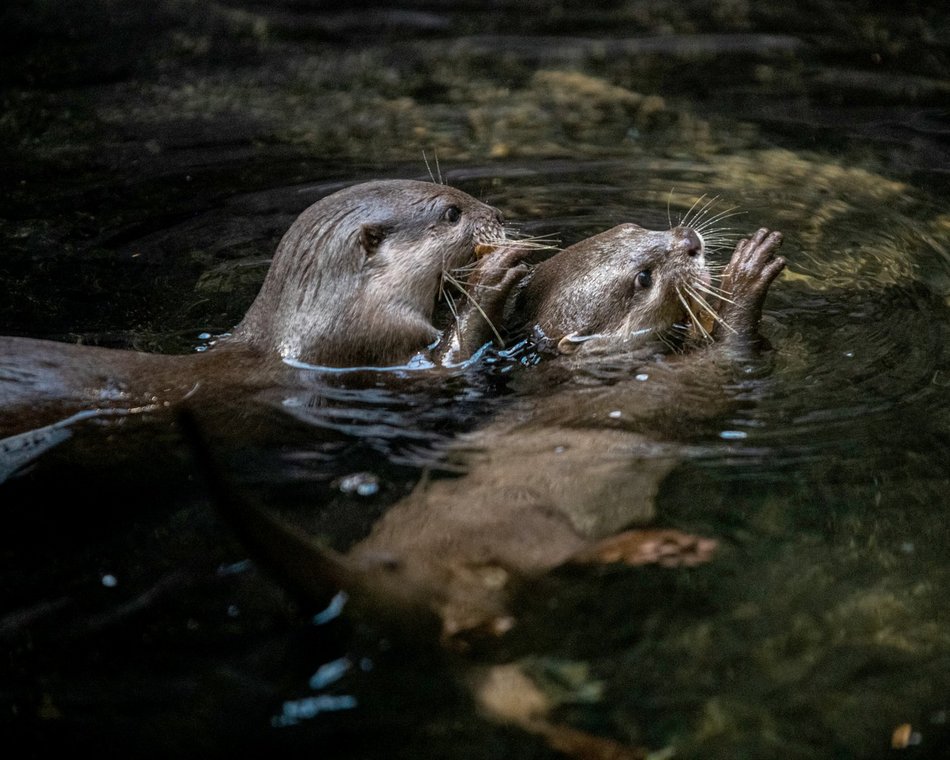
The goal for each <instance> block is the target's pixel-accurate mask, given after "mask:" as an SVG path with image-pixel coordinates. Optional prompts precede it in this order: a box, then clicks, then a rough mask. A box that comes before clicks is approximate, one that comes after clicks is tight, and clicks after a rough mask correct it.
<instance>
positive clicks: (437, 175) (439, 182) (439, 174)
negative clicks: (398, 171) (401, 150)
mask: <svg viewBox="0 0 950 760" xmlns="http://www.w3.org/2000/svg"><path fill="white" fill-rule="evenodd" d="M432 157H433V158H434V159H435V175H433V174H432V167H431V166H429V159H428V158H427V157H426V152H425V151H424V150H423V151H422V160H423V162H424V163H425V165H426V171H428V172H429V179H431V180H432V182H433V183H435V184H437V185H444V184H445V181H444V180H443V179H442V169H441V168H440V167H439V154H438V153H433V154H432ZM437 178H438V179H437Z"/></svg>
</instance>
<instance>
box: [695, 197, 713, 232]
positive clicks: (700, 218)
mask: <svg viewBox="0 0 950 760" xmlns="http://www.w3.org/2000/svg"><path fill="white" fill-rule="evenodd" d="M703 197H705V196H703ZM718 200H719V196H718V195H717V196H714V197H713V198H710V199H709V200H708V201H706V203H704V204H703V206H702V208H700V209H699V210H698V211H697V212H696V213H695V214H694V215H693V218H692V219H690V226H691V227H694V228H696V227H699V226H700V225H701V223H704V220H706V221H708V220H707V219H706V217H707V215H708V214H709V212H710V211H711V210H712V207H713V206H714V205H715V204H716V202H717V201H718Z"/></svg>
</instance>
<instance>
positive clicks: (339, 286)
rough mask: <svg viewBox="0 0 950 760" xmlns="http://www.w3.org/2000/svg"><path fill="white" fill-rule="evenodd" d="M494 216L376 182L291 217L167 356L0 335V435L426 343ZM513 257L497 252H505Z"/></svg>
mask: <svg viewBox="0 0 950 760" xmlns="http://www.w3.org/2000/svg"><path fill="white" fill-rule="evenodd" d="M502 225H503V218H502V215H501V213H500V212H499V211H498V210H497V209H495V208H492V207H490V206H487V205H485V204H483V203H481V202H479V201H477V200H475V199H474V198H472V197H471V196H469V195H468V194H466V193H464V192H462V191H460V190H457V189H454V188H451V187H448V186H444V185H436V184H433V183H428V182H417V181H410V180H383V181H376V182H369V183H363V184H359V185H354V186H351V187H348V188H346V189H344V190H341V191H339V192H336V193H334V194H332V195H329V196H327V197H325V198H323V199H322V200H320V201H318V202H316V203H315V204H313V205H312V206H310V207H309V208H308V209H306V210H305V211H304V212H303V213H302V214H301V215H300V216H299V217H298V218H297V220H296V221H295V222H294V224H293V225H292V226H291V227H290V228H289V230H288V231H287V233H286V234H285V235H284V236H283V238H282V240H281V242H280V244H279V246H278V247H277V250H276V253H275V254H274V258H273V262H272V264H271V267H270V269H269V271H268V273H267V276H266V278H265V280H264V283H263V286H262V287H261V290H260V292H259V294H258V296H257V298H256V299H255V301H254V302H253V303H252V305H251V306H250V308H249V309H248V311H247V313H246V315H245V316H244V318H243V320H242V321H241V322H240V324H239V325H238V326H237V327H236V329H235V330H234V332H233V334H232V335H231V336H229V337H226V338H223V339H221V340H219V341H218V344H217V345H216V346H215V347H214V348H213V349H212V350H211V351H208V352H205V353H202V354H197V355H192V356H167V355H159V354H146V353H140V352H134V351H123V350H115V349H105V348H98V347H87V346H78V345H71V344H65V343H58V342H53V341H45V340H35V339H31V338H18V337H0V438H3V437H4V436H10V435H13V434H17V433H23V432H27V431H30V430H34V429H38V428H41V427H43V426H44V425H49V424H51V423H55V422H57V421H59V420H64V419H66V418H68V417H69V415H72V414H74V413H76V412H79V411H81V410H86V411H88V412H95V411H102V412H106V413H108V412H111V411H126V410H136V409H159V408H163V407H166V406H171V405H174V404H176V403H177V402H179V401H181V400H182V399H184V398H186V397H188V396H189V395H190V394H199V395H201V396H203V397H207V398H213V397H214V396H215V395H216V394H221V393H223V392H224V391H225V389H228V392H233V391H234V390H235V389H239V388H242V387H243V388H248V389H251V390H253V389H254V388H258V387H267V386H269V385H274V384H277V383H280V382H281V381H282V379H284V378H287V377H288V375H289V374H290V373H289V370H288V368H287V366H286V362H288V361H289V362H302V363H306V364H315V365H327V366H334V367H346V366H354V365H374V366H385V365H391V364H401V363H404V362H406V361H408V360H409V359H411V358H412V357H413V356H414V355H417V354H420V353H425V352H427V351H429V352H431V353H433V354H435V355H438V354H439V353H440V351H442V349H441V348H440V347H439V346H438V345H436V343H437V341H438V339H439V337H440V330H439V329H438V328H437V327H436V325H435V324H434V322H433V320H434V315H435V312H436V307H437V303H438V302H439V301H440V299H441V298H442V297H443V295H444V290H445V287H446V286H445V280H446V278H452V274H451V273H452V272H453V271H456V270H466V269H470V268H471V267H472V266H473V264H474V262H475V259H476V251H477V249H479V248H480V247H482V246H485V247H489V248H490V247H491V246H492V245H494V244H497V243H500V242H503V241H504V240H505V231H504V228H503V226H502ZM517 255H518V252H517V251H516V250H509V251H508V252H507V254H506V256H507V257H508V258H507V259H506V261H509V262H510V261H511V260H512V258H513V257H515V256H517ZM492 272H493V273H494V274H495V275H497V276H498V277H499V278H500V280H501V282H491V283H488V284H490V285H492V286H498V285H504V284H506V283H507V284H508V285H510V284H511V280H510V278H509V280H505V278H504V274H505V273H504V272H502V271H500V270H492ZM462 278H463V279H464V275H462ZM453 279H454V278H453ZM489 300H491V299H489ZM476 306H477V305H476V304H469V305H468V306H467V307H466V309H474V308H475V307H476ZM478 306H479V308H480V309H481V310H485V309H486V308H487V309H488V310H489V311H490V310H491V308H492V306H491V303H488V304H487V305H484V306H481V305H478ZM464 316H465V310H464V309H463V310H462V312H461V314H460V319H462V318H464ZM463 321H464V324H465V329H466V330H468V331H470V334H468V333H467V334H465V335H464V338H465V342H466V344H472V345H475V344H478V343H480V342H482V341H483V339H486V338H485V331H486V330H487V326H486V325H485V324H484V323H483V322H480V321H479V320H472V319H468V320H463ZM459 329H461V328H459ZM458 333H459V331H458V330H456V331H453V335H452V339H453V340H458V337H457V335H458Z"/></svg>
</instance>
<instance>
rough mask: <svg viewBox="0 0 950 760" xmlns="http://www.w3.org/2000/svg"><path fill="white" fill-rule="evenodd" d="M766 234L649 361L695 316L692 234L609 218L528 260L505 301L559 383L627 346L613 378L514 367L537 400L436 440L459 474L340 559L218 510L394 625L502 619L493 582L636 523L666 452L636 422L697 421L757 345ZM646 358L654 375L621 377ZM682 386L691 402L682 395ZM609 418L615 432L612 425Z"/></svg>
mask: <svg viewBox="0 0 950 760" xmlns="http://www.w3.org/2000/svg"><path fill="white" fill-rule="evenodd" d="M780 244H781V235H780V234H779V233H769V232H768V231H767V230H759V231H758V232H757V233H756V234H755V235H754V236H752V237H751V238H750V239H748V240H743V241H741V242H740V243H739V245H738V246H737V247H736V251H735V253H734V254H733V257H732V259H731V261H730V263H729V265H728V266H727V268H726V270H725V272H724V276H723V282H724V284H725V286H726V287H727V288H728V289H729V295H728V296H725V295H723V297H722V298H721V299H719V301H718V302H717V303H716V310H715V312H713V313H711V314H710V315H709V318H710V319H711V320H712V322H713V326H712V328H711V330H710V329H707V328H706V327H703V326H701V325H700V326H698V327H697V330H698V331H699V332H700V333H701V334H704V335H705V336H707V337H706V342H705V343H703V345H701V346H699V347H697V348H695V349H694V350H693V351H691V352H687V353H684V354H677V355H676V356H675V357H672V358H669V359H662V358H660V359H658V358H657V356H656V354H655V350H656V345H657V342H658V339H660V340H659V345H660V346H661V347H665V346H666V345H667V343H665V342H664V341H665V340H667V339H666V337H665V336H666V335H667V334H669V332H670V331H674V332H675V331H680V332H683V331H686V332H689V329H690V328H689V327H688V326H687V325H683V324H681V322H682V320H684V319H685V320H687V321H698V320H699V315H698V314H697V313H696V311H694V306H692V305H691V304H690V303H689V299H688V298H687V296H688V295H689V294H691V293H692V294H695V290H694V289H693V288H692V285H691V283H692V284H695V283H696V282H702V283H708V271H707V268H706V264H705V262H704V260H703V254H704V252H703V244H702V241H701V239H700V238H699V237H698V235H696V233H695V232H694V231H692V230H688V229H680V228H677V229H674V230H671V231H669V232H665V233H659V232H650V231H647V230H644V229H643V228H640V227H636V226H635V225H621V226H620V227H617V228H614V229H612V230H609V231H607V232H605V233H602V234H601V235H598V236H595V237H594V238H590V239H588V240H585V241H582V242H581V243H578V244H576V245H574V246H571V247H570V248H567V249H565V250H564V251H562V252H560V253H558V254H556V255H554V256H553V257H552V258H551V259H549V260H548V261H547V262H545V263H544V264H542V265H540V266H539V267H538V268H537V269H536V270H535V272H534V273H533V274H532V275H529V276H528V277H526V278H524V282H523V285H522V287H521V289H520V292H519V293H516V294H513V296H512V298H513V299H514V300H517V302H518V303H517V304H516V305H515V306H513V307H512V309H513V310H514V312H516V313H517V320H518V321H519V322H522V323H524V324H530V325H533V326H534V328H535V330H536V331H539V332H543V336H544V338H543V339H544V340H548V341H549V342H551V343H552V344H553V345H554V346H555V347H556V348H555V351H556V352H557V354H558V358H557V359H555V360H554V361H551V362H548V363H547V365H550V366H553V367H556V371H563V372H562V374H567V375H568V376H570V374H571V372H573V371H574V370H576V369H577V368H579V367H583V363H584V361H585V360H586V359H592V360H593V359H596V358H597V357H599V356H603V355H604V354H607V355H614V354H617V353H621V352H632V353H631V354H630V356H631V357H633V358H632V359H631V360H630V362H631V363H629V365H628V366H629V367H630V374H629V376H628V377H626V378H624V379H620V380H619V381H617V382H613V383H612V384H609V385H607V386H604V387H598V386H597V385H594V386H590V385H589V384H587V385H584V384H582V385H581V386H572V385H571V384H570V383H569V382H568V383H564V384H563V387H555V388H552V387H551V386H550V385H548V384H547V378H550V377H552V375H551V374H548V373H546V371H545V366H546V365H545V364H544V363H543V364H542V365H540V366H537V367H529V368H526V369H525V370H524V375H525V376H526V377H527V376H530V375H531V373H540V374H539V375H538V377H539V378H540V380H539V381H538V382H535V383H533V384H532V381H531V380H526V381H525V382H526V383H527V384H528V386H529V387H532V388H535V389H536V390H539V391H540V392H539V393H535V394H529V395H527V396H524V397H522V398H521V399H520V400H518V401H516V402H515V403H514V404H513V405H512V406H511V407H509V408H507V409H505V410H504V411H503V412H502V413H501V414H500V415H498V416H497V417H495V418H488V419H486V420H485V423H484V424H483V425H482V426H480V427H479V428H477V429H476V430H474V431H472V432H471V433H468V434H464V435H462V436H461V437H460V438H458V439H457V441H456V443H455V444H454V445H453V446H451V447H450V449H449V457H450V459H451V462H452V464H453V466H455V467H456V468H458V469H459V470H461V471H462V472H463V473H464V474H463V475H461V476H460V477H456V478H447V479H437V480H433V481H431V482H423V483H422V484H420V486H419V487H418V488H417V489H416V490H415V491H414V492H413V493H412V494H411V495H410V496H408V497H406V498H405V499H403V500H402V501H400V502H398V503H396V504H395V505H394V506H393V507H391V508H390V509H389V510H388V511H387V512H386V513H385V514H384V515H383V516H382V517H381V518H380V519H379V520H378V521H377V523H376V524H375V525H374V526H373V528H372V530H371V532H370V534H369V535H368V536H367V537H366V538H365V539H363V540H362V541H360V542H359V543H357V544H356V545H355V546H353V547H352V548H351V549H350V550H349V551H348V552H347V553H346V554H345V555H338V554H337V553H335V552H332V551H329V550H326V549H325V548H323V547H320V546H318V545H315V544H314V543H313V542H311V541H310V540H309V538H308V537H307V536H306V535H304V534H301V533H300V532H298V531H295V530H293V529H292V528H289V527H288V526H285V525H282V524H280V523H278V522H274V521H273V520H272V519H271V518H270V517H269V516H268V515H267V514H266V510H263V509H261V508H259V507H257V506H255V505H253V504H248V503H246V502H245V501H244V500H243V499H241V498H240V497H239V496H237V495H234V494H230V495H229V496H227V497H225V498H222V503H223V505H224V507H225V509H226V511H228V513H229V514H230V515H231V517H232V518H233V520H234V522H235V523H236V525H237V526H238V528H239V529H240V530H241V532H242V534H243V535H244V536H245V538H246V540H247V541H248V542H249V546H250V547H251V548H252V549H255V550H257V552H258V553H259V555H260V556H262V557H263V558H264V561H265V563H266V564H269V565H271V566H274V567H276V568H277V569H278V571H279V572H280V574H281V575H282V576H283V577H284V578H285V579H290V582H291V583H293V584H294V585H298V586H302V587H304V588H305V589H308V593H310V594H311V595H312V596H313V597H314V598H319V597H320V595H321V594H325V593H326V592H327V591H328V589H332V588H334V587H337V586H338V587H342V588H346V589H350V590H353V591H354V592H355V594H356V595H357V596H358V595H359V594H361V593H362V594H365V595H366V596H367V597H368V598H370V599H371V600H372V602H371V603H370V605H369V606H370V607H371V608H376V609H377V610H382V609H383V608H388V609H390V610H392V611H394V613H395V615H396V617H399V616H400V615H401V614H403V613H402V612H400V610H403V612H405V610H408V609H414V610H416V611H417V612H418V610H419V609H424V610H425V611H426V612H425V614H420V615H418V617H414V616H413V615H411V614H410V615H409V616H408V618H409V619H410V620H422V619H425V618H429V619H431V620H432V621H434V622H435V624H436V627H440V628H441V629H442V632H443V636H448V637H452V636H455V635H456V634H459V633H465V632H466V631H471V630H473V629H484V628H486V627H487V628H489V629H503V628H504V627H505V624H504V623H500V622H499V621H503V620H505V619H507V613H506V612H505V607H506V599H507V598H508V596H509V592H510V588H509V584H508V580H509V579H514V578H517V577H530V576H532V575H536V574H538V573H543V572H546V571H548V570H550V569H552V568H554V567H557V566H558V565H561V564H564V563H565V562H568V561H571V560H572V559H575V558H580V557H588V558H596V557H599V556H600V554H599V553H598V551H597V547H596V545H597V544H598V543H599V542H600V541H602V540H608V541H609V540H612V536H614V535H615V534H616V533H617V532H618V531H622V530H623V529H624V528H625V527H627V526H628V525H630V524H633V523H643V522H647V521H649V520H650V519H652V517H653V516H654V513H653V502H652V499H653V496H654V495H655V493H656V490H657V488H658V485H659V483H660V481H661V480H662V478H663V477H664V476H665V475H666V474H667V473H668V472H670V470H671V469H672V467H673V466H674V465H675V463H676V457H675V455H674V456H670V455H667V452H666V451H665V450H664V449H663V447H662V446H661V445H658V444H654V443H651V441H658V440H661V439H662V432H661V431H651V430H650V429H649V423H650V421H651V420H655V419H658V418H661V417H663V416H669V415H680V416H682V417H683V418H684V419H685V418H690V417H692V418H703V417H709V416H712V415H714V414H715V413H716V412H717V411H718V410H720V409H722V408H723V407H724V403H723V402H719V401H717V400H716V395H717V394H720V395H721V393H722V385H723V384H724V383H725V382H726V381H727V379H728V378H729V375H730V372H731V371H732V368H733V367H734V366H735V365H736V364H737V363H739V361H740V360H744V359H745V358H747V357H748V356H749V355H750V354H753V353H755V352H756V351H758V349H759V348H760V347H761V345H762V338H761V336H760V335H759V332H758V325H759V321H760V319H761V315H762V306H763V303H764V301H765V297H766V294H767V292H768V289H769V287H770V285H771V284H772V282H773V281H774V280H775V278H776V277H777V276H778V275H779V273H780V272H781V271H782V269H783V267H784V265H785V262H784V260H783V259H781V258H780V257H778V256H776V255H775V251H776V249H777V248H778V247H779V245H780ZM644 273H647V274H646V275H645V274H644ZM703 303H704V308H706V309H708V310H710V311H711V312H712V309H713V306H712V305H711V304H710V303H708V302H707V301H705V300H704V302H703ZM637 349H643V351H639V352H638V350H637ZM565 362H567V366H566V367H565V366H563V365H564V363H565ZM644 362H646V363H647V365H646V366H649V367H650V370H649V371H650V372H651V373H654V374H655V375H656V377H657V378H666V382H665V384H664V383H663V382H653V383H650V384H645V383H642V382H640V381H639V380H638V379H635V378H634V374H635V373H636V372H638V371H639V369H640V368H642V367H643V366H645V365H644ZM559 365H560V366H559ZM696 379H699V380H700V381H701V386H702V387H703V388H704V389H705V391H706V395H701V396H696V395H695V394H693V395H692V396H690V395H688V394H685V393H680V391H682V388H683V387H684V386H683V383H684V382H687V383H693V381H695V380H696ZM684 399H689V401H688V402H684ZM621 417H623V419H624V422H623V426H622V427H618V425H617V424H615V423H614V421H613V420H614V419H615V418H616V419H619V418H621ZM638 420H639V421H640V422H641V423H642V424H641V425H640V428H639V429H638V431H637V432H636V433H634V432H631V431H632V430H633V429H634V428H635V427H636V423H637V421H638ZM631 425H633V427H631ZM651 433H652V437H651ZM196 434H197V435H198V436H199V437H200V436H201V434H200V433H196ZM252 526H253V527H252ZM632 540H633V541H634V544H636V541H637V539H636V538H633V539H632ZM673 540H674V542H675V541H676V540H677V539H676V538H675V537H673ZM631 546H632V547H633V548H631V551H632V552H634V553H635V552H636V551H639V549H637V548H636V547H635V546H634V545H633V544H632V545H631ZM618 547H619V545H618V544H617V543H616V542H614V544H613V549H614V550H619V552H620V553H619V555H618V556H619V557H620V558H622V559H624V560H625V561H635V558H634V556H633V555H632V554H630V553H627V554H625V553H624V549H623V548H622V547H619V548H618ZM697 548H700V549H701V547H698V546H697V545H696V544H695V543H690V541H689V540H687V542H686V544H685V545H684V546H683V547H682V549H683V551H684V552H685V553H686V554H689V553H690V552H691V551H693V550H694V549H697ZM615 553H616V551H615Z"/></svg>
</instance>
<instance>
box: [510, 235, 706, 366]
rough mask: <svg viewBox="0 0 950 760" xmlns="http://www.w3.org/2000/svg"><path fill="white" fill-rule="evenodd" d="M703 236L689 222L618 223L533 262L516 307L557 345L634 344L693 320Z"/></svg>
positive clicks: (700, 285)
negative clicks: (650, 226)
mask: <svg viewBox="0 0 950 760" xmlns="http://www.w3.org/2000/svg"><path fill="white" fill-rule="evenodd" d="M709 281H710V278H709V272H708V270H707V268H706V261H705V255H704V244H703V239H702V237H701V236H700V235H699V233H697V232H696V231H695V230H692V229H690V228H688V227H675V228H673V229H671V230H667V231H664V232H654V231H651V230H646V229H644V228H643V227H639V226H638V225H636V224H621V225H619V226H617V227H614V228H613V229H610V230H607V231H606V232H602V233H601V234H599V235H595V236H594V237H591V238H588V239H586V240H582V241H581V242H579V243H577V244H575V245H573V246H571V247H570V248H566V249H564V250H563V251H561V252H560V253H558V254H556V255H555V256H553V257H552V258H550V259H548V260H547V261H545V262H543V263H541V264H539V265H538V267H537V269H536V270H535V272H534V274H533V275H532V277H531V279H530V281H529V282H528V283H527V285H526V286H525V287H524V289H523V290H522V292H521V294H520V297H519V309H518V310H519V312H520V316H521V318H522V319H523V320H524V322H525V323H526V324H527V325H529V326H530V325H535V326H536V328H537V329H538V330H540V332H541V333H542V334H543V335H544V336H545V337H546V338H548V339H550V340H551V341H553V342H554V343H555V344H556V346H557V350H558V353H563V354H567V353H580V352H595V351H597V352H599V351H603V350H617V349H625V348H635V347H637V346H640V345H645V344H647V343H648V342H650V341H651V340H656V339H657V338H659V339H663V337H664V335H665V334H666V333H669V331H670V330H671V329H672V328H673V327H674V325H680V324H686V325H688V324H692V323H694V322H696V324H697V328H698V312H697V303H698V302H701V301H702V300H703V293H704V292H708V290H707V289H708V287H709Z"/></svg>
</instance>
